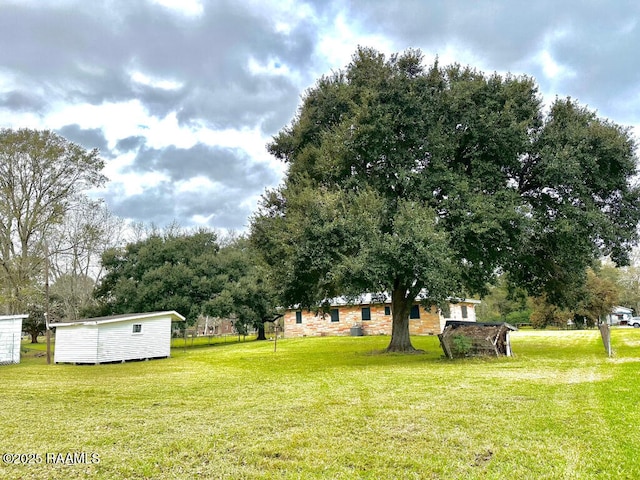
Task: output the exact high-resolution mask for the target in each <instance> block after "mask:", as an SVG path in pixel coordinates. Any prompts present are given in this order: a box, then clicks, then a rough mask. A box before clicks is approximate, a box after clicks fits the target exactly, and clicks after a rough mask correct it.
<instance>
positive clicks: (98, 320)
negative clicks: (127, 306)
mask: <svg viewBox="0 0 640 480" xmlns="http://www.w3.org/2000/svg"><path fill="white" fill-rule="evenodd" d="M166 316H170V317H171V320H172V321H174V322H184V321H185V320H186V319H185V318H184V317H183V316H182V315H180V314H179V313H178V312H176V311H175V310H170V311H165V312H147V313H125V314H123V315H111V316H108V317H94V318H81V319H78V320H73V321H66V322H52V323H51V324H50V326H51V327H68V326H71V325H99V324H103V323H115V322H126V321H128V320H145V319H149V318H157V317H166Z"/></svg>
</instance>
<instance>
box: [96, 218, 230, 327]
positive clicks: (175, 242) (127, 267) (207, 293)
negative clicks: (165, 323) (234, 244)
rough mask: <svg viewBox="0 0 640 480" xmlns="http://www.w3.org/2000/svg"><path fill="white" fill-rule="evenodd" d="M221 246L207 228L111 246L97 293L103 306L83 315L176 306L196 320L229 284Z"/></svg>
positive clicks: (183, 313) (157, 309)
mask: <svg viewBox="0 0 640 480" xmlns="http://www.w3.org/2000/svg"><path fill="white" fill-rule="evenodd" d="M219 249H220V246H219V244H218V238H217V235H216V234H215V233H214V232H211V231H207V230H199V231H197V232H195V233H193V234H187V233H167V234H165V235H161V234H158V233H156V234H152V235H151V236H150V237H149V238H147V239H146V240H142V241H139V242H136V243H132V244H129V245H127V246H126V247H125V248H124V250H119V249H112V250H110V251H108V252H106V253H105V254H104V255H103V258H102V264H103V266H104V268H105V270H106V272H107V273H106V274H105V276H104V277H103V279H102V281H101V282H100V284H99V285H98V287H97V288H96V291H95V296H96V298H97V299H98V300H99V302H100V306H99V308H98V309H96V310H94V311H87V312H84V313H85V315H113V314H121V313H133V312H152V311H161V310H176V311H177V312H179V313H181V314H182V315H184V316H185V317H187V319H188V321H189V322H190V323H192V322H194V321H195V319H196V318H197V316H198V315H199V314H200V313H201V310H202V305H203V304H204V303H205V302H207V301H210V300H211V298H212V297H213V296H214V295H215V294H217V293H219V292H221V291H222V290H223V288H224V281H225V279H226V276H225V274H224V272H221V267H220V265H219V262H218V259H217V253H218V251H219Z"/></svg>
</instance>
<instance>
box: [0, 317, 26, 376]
mask: <svg viewBox="0 0 640 480" xmlns="http://www.w3.org/2000/svg"><path fill="white" fill-rule="evenodd" d="M28 316H29V315H0V365H3V364H9V363H20V340H22V320H23V319H25V318H27V317H28Z"/></svg>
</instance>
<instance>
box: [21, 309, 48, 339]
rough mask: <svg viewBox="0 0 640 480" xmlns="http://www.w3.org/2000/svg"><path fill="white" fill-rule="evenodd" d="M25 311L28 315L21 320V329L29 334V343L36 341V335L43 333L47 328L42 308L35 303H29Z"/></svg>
mask: <svg viewBox="0 0 640 480" xmlns="http://www.w3.org/2000/svg"><path fill="white" fill-rule="evenodd" d="M26 313H27V314H28V315H29V317H27V318H25V319H23V320H22V331H23V332H25V333H27V334H29V336H30V337H31V343H38V336H39V335H44V334H45V333H46V330H47V323H46V317H45V314H44V313H45V312H44V309H43V308H41V307H38V306H35V305H29V307H28V308H27V312H26Z"/></svg>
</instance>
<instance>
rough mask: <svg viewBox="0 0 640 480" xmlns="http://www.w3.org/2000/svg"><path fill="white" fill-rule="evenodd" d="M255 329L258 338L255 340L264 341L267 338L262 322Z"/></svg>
mask: <svg viewBox="0 0 640 480" xmlns="http://www.w3.org/2000/svg"><path fill="white" fill-rule="evenodd" d="M257 327H258V338H256V340H266V339H267V336H266V335H265V333H264V322H260V323H258V325H257Z"/></svg>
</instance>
